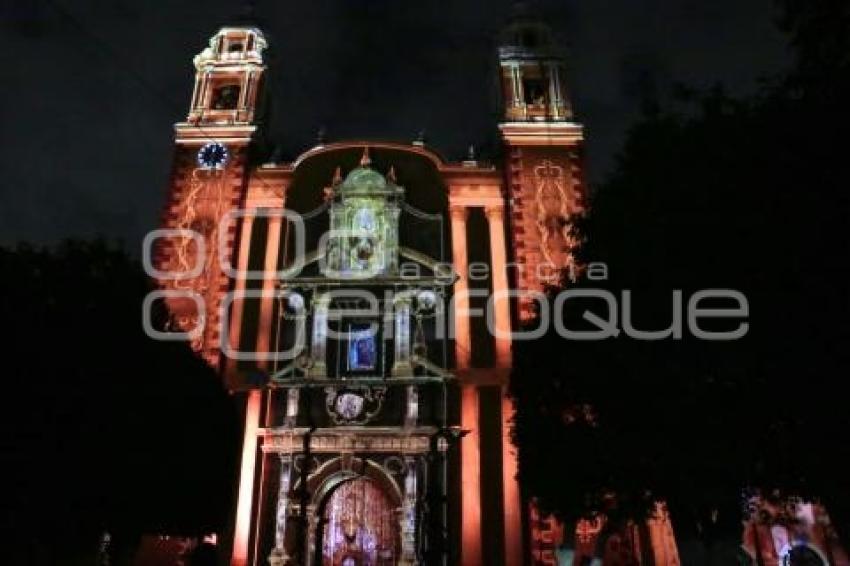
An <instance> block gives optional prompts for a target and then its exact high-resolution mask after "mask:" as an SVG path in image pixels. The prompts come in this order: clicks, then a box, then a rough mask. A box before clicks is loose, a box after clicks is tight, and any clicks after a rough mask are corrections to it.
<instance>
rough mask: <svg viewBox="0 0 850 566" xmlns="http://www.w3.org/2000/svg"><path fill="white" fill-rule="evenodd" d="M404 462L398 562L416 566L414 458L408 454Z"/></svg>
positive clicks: (402, 565) (403, 565)
mask: <svg viewBox="0 0 850 566" xmlns="http://www.w3.org/2000/svg"><path fill="white" fill-rule="evenodd" d="M404 463H405V467H406V468H407V472H406V473H405V476H404V500H403V501H402V507H401V513H400V517H399V531H400V532H401V559H400V560H399V562H398V563H399V566H416V564H417V561H416V497H417V477H416V460H415V459H414V458H412V457H409V456H408V457H406V458H405V459H404Z"/></svg>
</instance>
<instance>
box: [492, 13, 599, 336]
mask: <svg viewBox="0 0 850 566" xmlns="http://www.w3.org/2000/svg"><path fill="white" fill-rule="evenodd" d="M499 67H500V73H501V84H502V99H503V114H502V122H501V123H500V124H499V129H500V130H501V133H502V140H503V143H504V144H505V149H506V151H505V154H506V157H507V163H506V164H505V171H506V176H507V184H508V196H509V198H510V210H511V213H510V221H511V227H512V238H513V242H512V244H513V246H512V247H513V249H514V250H515V253H514V257H513V267H514V270H513V273H512V275H513V276H514V283H515V285H516V286H517V288H518V289H521V290H523V291H526V292H534V291H540V290H542V289H543V287H544V286H545V285H547V284H550V283H555V282H557V281H558V278H559V277H560V275H561V273H562V272H563V270H564V269H570V268H571V267H572V265H573V264H572V248H573V242H572V236H571V230H570V227H571V220H572V218H574V216H575V215H576V214H578V213H580V212H581V210H582V208H583V205H582V201H583V194H584V188H583V184H582V166H581V148H582V142H583V134H582V126H581V124H579V123H577V122H575V121H574V117H573V110H572V104H571V102H570V98H569V93H568V89H567V81H566V71H565V57H564V53H563V51H562V50H561V49H560V48H559V47H558V46H557V45H556V44H555V42H554V39H553V36H552V32H551V30H550V29H549V27H548V26H547V25H546V24H544V23H542V22H541V21H539V20H538V19H535V18H532V17H531V16H530V15H529V14H528V12H527V10H526V8H525V7H524V6H523V5H518V6H517V8H516V10H515V13H514V15H513V17H512V19H511V20H510V22H509V24H508V25H507V26H506V27H505V29H504V31H503V32H502V36H501V40H500V43H499ZM532 306H533V301H532V300H531V298H530V297H524V298H522V299H521V300H520V301H519V318H520V320H522V321H525V320H528V319H530V318H531V316H532V314H533V308H532Z"/></svg>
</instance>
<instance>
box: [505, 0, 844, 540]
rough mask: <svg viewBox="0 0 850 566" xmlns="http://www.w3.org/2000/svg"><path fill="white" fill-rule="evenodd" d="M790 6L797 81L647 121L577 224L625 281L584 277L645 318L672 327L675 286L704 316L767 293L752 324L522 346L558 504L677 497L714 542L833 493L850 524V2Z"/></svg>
mask: <svg viewBox="0 0 850 566" xmlns="http://www.w3.org/2000/svg"><path fill="white" fill-rule="evenodd" d="M783 5H784V8H785V11H784V13H785V17H784V18H783V20H782V25H783V27H784V29H786V30H788V32H789V34H790V37H791V43H792V45H793V47H794V48H795V52H796V53H797V62H796V65H795V67H794V70H793V71H792V72H790V73H789V74H788V76H785V77H780V78H778V79H775V80H774V81H772V82H771V83H770V84H766V85H765V86H764V88H763V89H762V90H761V91H760V92H759V93H758V94H757V95H755V96H752V97H748V98H744V99H741V98H737V99H736V98H732V97H730V96H728V95H727V94H725V93H724V92H723V90H722V89H720V88H717V89H715V90H713V91H711V92H708V93H700V94H694V93H690V94H688V95H687V96H685V97H683V98H680V99H679V100H677V101H676V103H675V104H669V105H667V106H666V107H665V108H663V109H656V110H655V111H653V112H650V113H648V114H647V115H646V116H645V117H643V118H642V119H641V120H640V121H639V123H637V124H636V125H635V126H634V127H633V128H632V129H631V131H630V132H629V134H628V137H627V141H626V143H625V146H624V148H623V150H622V154H621V156H620V159H619V162H618V165H617V167H616V170H615V171H614V173H613V174H612V175H611V177H610V178H609V180H608V181H607V182H606V183H604V184H603V186H601V187H599V188H598V189H597V190H596V192H595V193H594V195H593V198H592V202H591V212H590V213H589V215H588V216H587V217H586V218H585V219H584V220H583V221H581V222H580V225H579V226H578V228H577V229H578V232H579V234H580V235H581V237H582V238H584V240H585V241H584V245H583V246H582V249H581V250H580V256H581V258H580V259H581V260H582V262H583V263H584V264H588V263H589V262H604V263H606V264H607V266H608V268H609V273H610V276H609V278H608V279H607V280H606V281H591V280H589V279H588V278H587V274H586V273H585V275H584V276H583V277H581V278H580V280H579V281H578V282H576V283H575V284H572V285H573V286H575V287H578V288H582V287H594V288H599V287H602V288H603V289H606V290H609V291H611V292H612V293H614V295H615V296H617V297H622V292H623V290H629V291H630V292H631V294H632V303H633V304H632V309H631V310H632V313H633V317H634V326H635V327H637V328H639V329H645V330H656V329H664V328H667V327H668V326H669V325H670V322H671V309H672V307H671V306H670V305H671V299H672V293H673V291H674V290H676V289H679V290H682V293H683V295H684V301H685V305H687V298H688V297H689V296H690V295H692V294H693V293H694V292H696V291H697V290H700V289H711V288H726V289H737V290H739V291H741V292H743V293H744V294H745V295H746V297H747V298H748V301H749V307H750V314H749V319H748V322H749V331H748V333H747V334H746V336H745V337H744V338H743V339H741V340H737V341H732V342H711V341H704V340H697V339H695V338H693V337H692V336H689V335H688V332H687V326H686V328H685V336H684V337H683V339H681V340H672V339H666V340H661V341H641V340H635V339H632V338H629V337H627V336H625V335H623V334H621V335H620V336H618V337H617V338H611V339H608V340H604V341H596V342H577V341H569V342H565V341H564V339H563V338H560V337H558V336H556V335H555V334H554V333H552V332H550V333H549V334H548V335H547V336H545V337H544V338H543V339H542V340H539V341H537V342H519V343H517V344H516V346H515V348H516V354H515V357H516V367H515V371H514V375H513V379H512V391H513V394H514V396H515V397H516V400H517V403H518V414H517V418H516V422H515V436H516V440H517V442H518V445H519V454H520V478H521V482H522V484H523V486H524V489H526V491H527V492H528V493H529V494H531V495H533V496H535V497H537V499H538V501H539V503H540V505H541V506H542V507H543V508H544V509H545V510H547V511H551V512H554V513H556V514H557V515H559V516H561V517H563V518H566V519H570V518H574V517H575V516H577V515H579V514H584V513H594V512H597V511H600V510H605V511H607V512H608V513H610V514H612V515H613V516H615V517H616V516H622V517H624V518H633V517H638V516H641V514H642V513H645V512H646V511H647V509H649V504H650V503H651V502H652V501H653V500H655V499H658V498H664V499H667V500H668V501H669V502H670V503H671V505H672V506H673V511H674V513H675V515H674V518H678V519H680V523H679V527H680V528H687V527H688V526H696V527H697V528H698V529H699V530H700V533H701V534H702V535H707V533H708V531H709V530H710V529H716V528H721V527H724V526H725V527H729V528H730V529H733V530H737V529H738V528H739V525H740V522H739V521H738V519H739V515H738V513H739V512H740V508H741V506H740V495H741V492H742V489H744V488H747V487H758V488H760V489H764V490H766V491H768V492H771V491H773V490H774V489H778V490H781V491H782V492H783V493H796V494H801V495H806V496H811V497H820V498H823V499H824V500H826V502H827V504H828V508H829V509H830V511H831V513H832V515H833V518H834V519H838V520H839V522H842V523H844V524H846V523H847V518H848V516H850V515H848V510H850V507H848V504H850V501H848V498H847V497H846V494H847V493H850V480H848V477H847V474H846V473H844V472H843V470H842V465H841V463H842V462H844V461H847V459H848V457H850V439H848V436H847V435H848V431H850V417H848V412H847V411H846V408H845V405H846V396H845V394H844V392H845V388H844V384H843V380H844V379H845V376H846V375H848V371H847V370H848V363H847V362H848V359H847V346H846V345H847V343H848V341H847V339H848V332H847V320H848V315H850V296H848V286H847V283H846V279H845V277H844V275H843V274H844V273H845V271H846V269H845V267H844V262H845V261H846V259H845V258H847V257H848V256H849V254H848V251H850V250H848V242H850V238H848V237H847V234H846V226H847V221H848V220H850V206H848V191H847V182H846V179H847V173H846V162H847V160H846V157H845V155H844V154H845V151H846V150H845V149H844V147H845V146H846V143H845V142H844V139H843V138H844V136H845V135H846V132H847V131H848V126H850V123H848V122H850V120H848V114H847V111H846V108H845V105H846V101H847V100H848V99H850V98H848V95H850V88H848V85H850V73H848V70H850V65H848V53H850V49H846V47H847V45H846V43H847V41H848V39H847V38H850V23H848V22H850V18H848V6H847V4H846V3H843V2H842V3H839V2H825V3H809V2H796V1H794V0H788V1H786V2H784V3H783ZM620 306H621V307H622V306H623V301H622V300H620ZM718 306H719V305H718ZM585 310H592V311H594V312H597V313H603V312H605V309H604V308H602V307H600V305H599V303H598V302H592V301H588V300H585V301H583V302H580V301H577V300H572V301H568V302H567V304H566V307H565V311H564V312H563V316H564V319H565V321H566V325H567V326H568V327H570V328H580V327H581V326H582V325H587V321H585V320H583V318H582V316H583V313H584V312H585ZM620 323H621V325H622V317H621V320H620ZM714 324H715V325H718V326H717V329H720V326H719V325H722V324H723V323H721V322H715V323H714ZM737 324H738V322H737V321H736V322H732V321H728V324H726V326H725V327H724V329H730V328H734V327H735V326H737ZM540 360H547V363H545V365H544V364H541V361H540ZM612 496H613V497H612ZM614 501H616V502H617V503H616V505H614V504H613V502H614ZM718 510H722V513H720V514H718V513H717V512H716V511H718ZM708 517H711V520H709V519H707V518H708ZM685 519H686V520H685Z"/></svg>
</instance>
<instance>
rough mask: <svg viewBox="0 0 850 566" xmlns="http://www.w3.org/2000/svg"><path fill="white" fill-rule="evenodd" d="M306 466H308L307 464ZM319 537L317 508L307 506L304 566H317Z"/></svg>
mask: <svg viewBox="0 0 850 566" xmlns="http://www.w3.org/2000/svg"><path fill="white" fill-rule="evenodd" d="M305 465H306V464H305ZM318 536H319V516H318V515H317V514H316V506H315V505H312V504H311V505H308V506H307V556H306V560H305V561H304V566H317V565H315V563H316V544H317V542H318V541H317V537H318Z"/></svg>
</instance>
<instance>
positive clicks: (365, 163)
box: [360, 145, 372, 167]
mask: <svg viewBox="0 0 850 566" xmlns="http://www.w3.org/2000/svg"><path fill="white" fill-rule="evenodd" d="M370 165H372V158H371V157H369V146H368V145H367V146H366V147H364V148H363V156H362V157H361V158H360V167H369V166H370Z"/></svg>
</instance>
